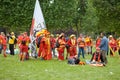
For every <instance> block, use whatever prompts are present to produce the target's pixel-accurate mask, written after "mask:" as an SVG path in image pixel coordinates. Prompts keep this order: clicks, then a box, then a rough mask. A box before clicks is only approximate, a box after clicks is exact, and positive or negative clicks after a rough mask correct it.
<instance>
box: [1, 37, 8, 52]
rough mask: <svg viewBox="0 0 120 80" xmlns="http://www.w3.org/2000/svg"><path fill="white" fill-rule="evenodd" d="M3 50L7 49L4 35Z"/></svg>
mask: <svg viewBox="0 0 120 80" xmlns="http://www.w3.org/2000/svg"><path fill="white" fill-rule="evenodd" d="M2 44H3V50H4V51H5V50H6V49H7V38H6V37H5V36H3V42H2Z"/></svg>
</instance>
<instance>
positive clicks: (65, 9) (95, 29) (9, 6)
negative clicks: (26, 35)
mask: <svg viewBox="0 0 120 80" xmlns="http://www.w3.org/2000/svg"><path fill="white" fill-rule="evenodd" d="M35 1H36V0H0V26H1V27H4V28H6V29H7V31H17V32H18V33H19V32H23V31H29V30H30V27H31V22H32V17H33V12H34V6H35ZM39 1H40V5H41V8H42V11H43V15H44V18H45V23H46V25H47V29H48V30H49V31H50V32H52V33H54V32H56V31H59V30H67V29H71V28H72V29H73V30H74V31H76V32H77V34H79V33H81V32H82V33H88V34H96V33H99V32H101V31H105V32H106V33H117V34H119V32H120V28H119V26H120V15H119V14H120V1H119V0H39Z"/></svg>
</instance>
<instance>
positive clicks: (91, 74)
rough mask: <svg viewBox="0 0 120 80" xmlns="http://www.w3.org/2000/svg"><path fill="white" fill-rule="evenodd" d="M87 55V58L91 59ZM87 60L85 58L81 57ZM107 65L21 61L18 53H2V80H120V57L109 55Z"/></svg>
mask: <svg viewBox="0 0 120 80" xmlns="http://www.w3.org/2000/svg"><path fill="white" fill-rule="evenodd" d="M90 57H91V56H90V55H86V59H90ZM81 60H82V61H85V59H81ZM108 61H109V62H108V64H107V65H106V66H105V67H93V66H90V65H87V64H86V65H78V66H71V65H68V64H67V61H66V60H65V61H58V60H57V59H53V60H50V61H41V60H40V59H32V58H31V59H30V60H28V61H25V62H20V61H19V59H18V55H15V56H11V55H8V57H6V58H4V57H3V55H2V54H0V80H120V59H119V57H118V55H117V54H116V56H115V57H109V56H108Z"/></svg>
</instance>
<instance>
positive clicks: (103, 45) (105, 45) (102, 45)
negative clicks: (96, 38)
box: [99, 36, 108, 51]
mask: <svg viewBox="0 0 120 80" xmlns="http://www.w3.org/2000/svg"><path fill="white" fill-rule="evenodd" d="M99 48H100V50H104V51H108V39H107V38H106V36H104V37H103V38H102V40H101V43H100V46H99Z"/></svg>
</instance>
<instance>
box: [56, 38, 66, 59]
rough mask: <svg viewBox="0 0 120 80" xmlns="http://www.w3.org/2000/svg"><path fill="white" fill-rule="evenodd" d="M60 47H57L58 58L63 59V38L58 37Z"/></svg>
mask: <svg viewBox="0 0 120 80" xmlns="http://www.w3.org/2000/svg"><path fill="white" fill-rule="evenodd" d="M58 42H59V44H60V47H59V48H58V59H59V60H64V49H65V44H66V43H65V40H63V39H59V40H58Z"/></svg>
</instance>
